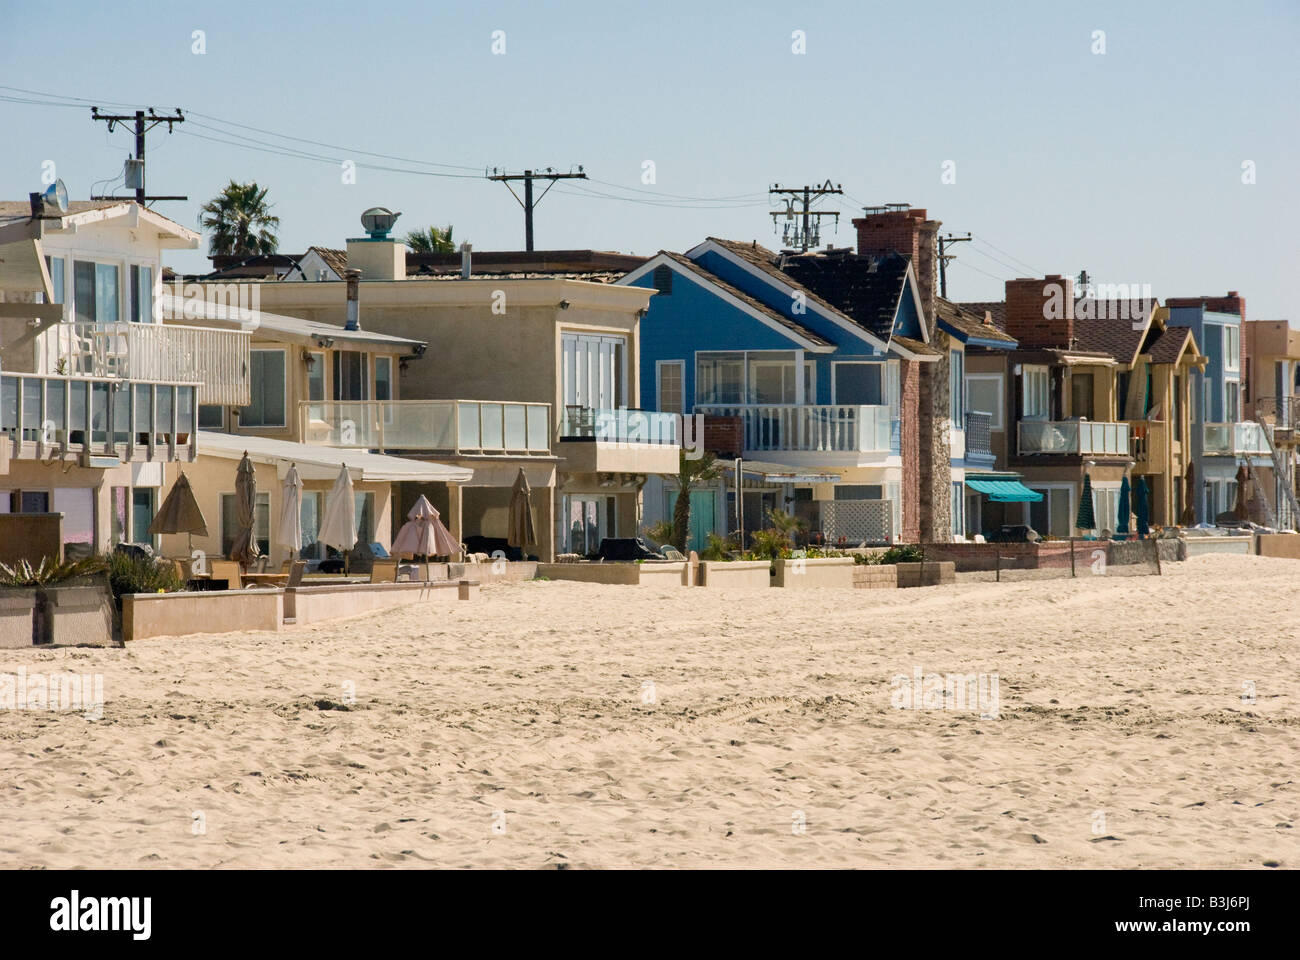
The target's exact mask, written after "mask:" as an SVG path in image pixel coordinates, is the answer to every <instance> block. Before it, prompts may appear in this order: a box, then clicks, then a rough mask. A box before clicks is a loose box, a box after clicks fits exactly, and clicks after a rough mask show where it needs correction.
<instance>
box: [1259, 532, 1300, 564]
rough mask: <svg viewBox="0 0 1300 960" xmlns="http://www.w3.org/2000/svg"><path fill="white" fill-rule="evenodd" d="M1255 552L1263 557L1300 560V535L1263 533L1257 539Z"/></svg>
mask: <svg viewBox="0 0 1300 960" xmlns="http://www.w3.org/2000/svg"><path fill="white" fill-rule="evenodd" d="M1255 551H1256V552H1257V553H1258V554H1259V555H1260V556H1261V557H1285V558H1287V559H1289V560H1300V534H1297V533H1261V534H1258V535H1257V536H1256V537H1255Z"/></svg>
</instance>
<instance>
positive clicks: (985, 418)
mask: <svg viewBox="0 0 1300 960" xmlns="http://www.w3.org/2000/svg"><path fill="white" fill-rule="evenodd" d="M992 425H993V415H992V414H991V413H980V412H979V411H976V410H970V411H967V413H966V431H965V432H966V456H965V459H966V463H967V465H968V466H972V467H991V466H993V465H994V463H996V462H997V458H996V457H995V456H994V455H993V446H992V444H991V442H990V437H989V434H990V433H991V431H992Z"/></svg>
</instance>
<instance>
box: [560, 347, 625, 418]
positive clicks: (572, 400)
mask: <svg viewBox="0 0 1300 960" xmlns="http://www.w3.org/2000/svg"><path fill="white" fill-rule="evenodd" d="M560 340H561V347H562V350H563V361H562V362H563V388H564V393H563V395H564V405H565V406H570V407H571V406H579V407H586V408H587V409H589V410H614V409H617V408H618V407H619V406H622V405H623V404H625V403H627V387H626V379H627V369H626V364H627V341H626V340H625V339H624V338H623V337H602V336H596V335H593V334H578V333H565V334H562V335H561V337H560Z"/></svg>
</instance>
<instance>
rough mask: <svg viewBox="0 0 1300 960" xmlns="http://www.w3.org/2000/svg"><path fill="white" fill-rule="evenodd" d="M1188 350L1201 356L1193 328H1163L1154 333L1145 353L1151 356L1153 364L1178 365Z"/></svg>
mask: <svg viewBox="0 0 1300 960" xmlns="http://www.w3.org/2000/svg"><path fill="white" fill-rule="evenodd" d="M1188 350H1191V352H1192V353H1193V354H1195V355H1197V356H1199V355H1200V352H1199V351H1198V350H1197V349H1196V338H1195V337H1194V336H1193V335H1192V328H1191V327H1163V328H1162V329H1160V330H1157V331H1152V335H1151V339H1149V340H1148V341H1147V345H1146V348H1145V352H1146V353H1149V354H1150V355H1151V362H1152V363H1178V362H1179V361H1180V360H1182V358H1183V355H1184V354H1185V353H1186V352H1187V351H1188Z"/></svg>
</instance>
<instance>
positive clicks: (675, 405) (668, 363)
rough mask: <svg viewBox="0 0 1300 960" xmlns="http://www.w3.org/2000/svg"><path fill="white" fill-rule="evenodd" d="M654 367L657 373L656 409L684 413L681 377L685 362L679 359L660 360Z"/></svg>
mask: <svg viewBox="0 0 1300 960" xmlns="http://www.w3.org/2000/svg"><path fill="white" fill-rule="evenodd" d="M656 367H657V370H658V374H659V383H658V393H657V394H656V396H657V397H658V401H659V402H658V404H657V407H658V409H660V410H662V411H663V412H664V413H684V412H685V411H684V410H683V409H682V390H683V384H682V379H683V375H684V371H685V369H686V364H685V363H684V362H683V361H681V360H660V361H659V363H658V364H656Z"/></svg>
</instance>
